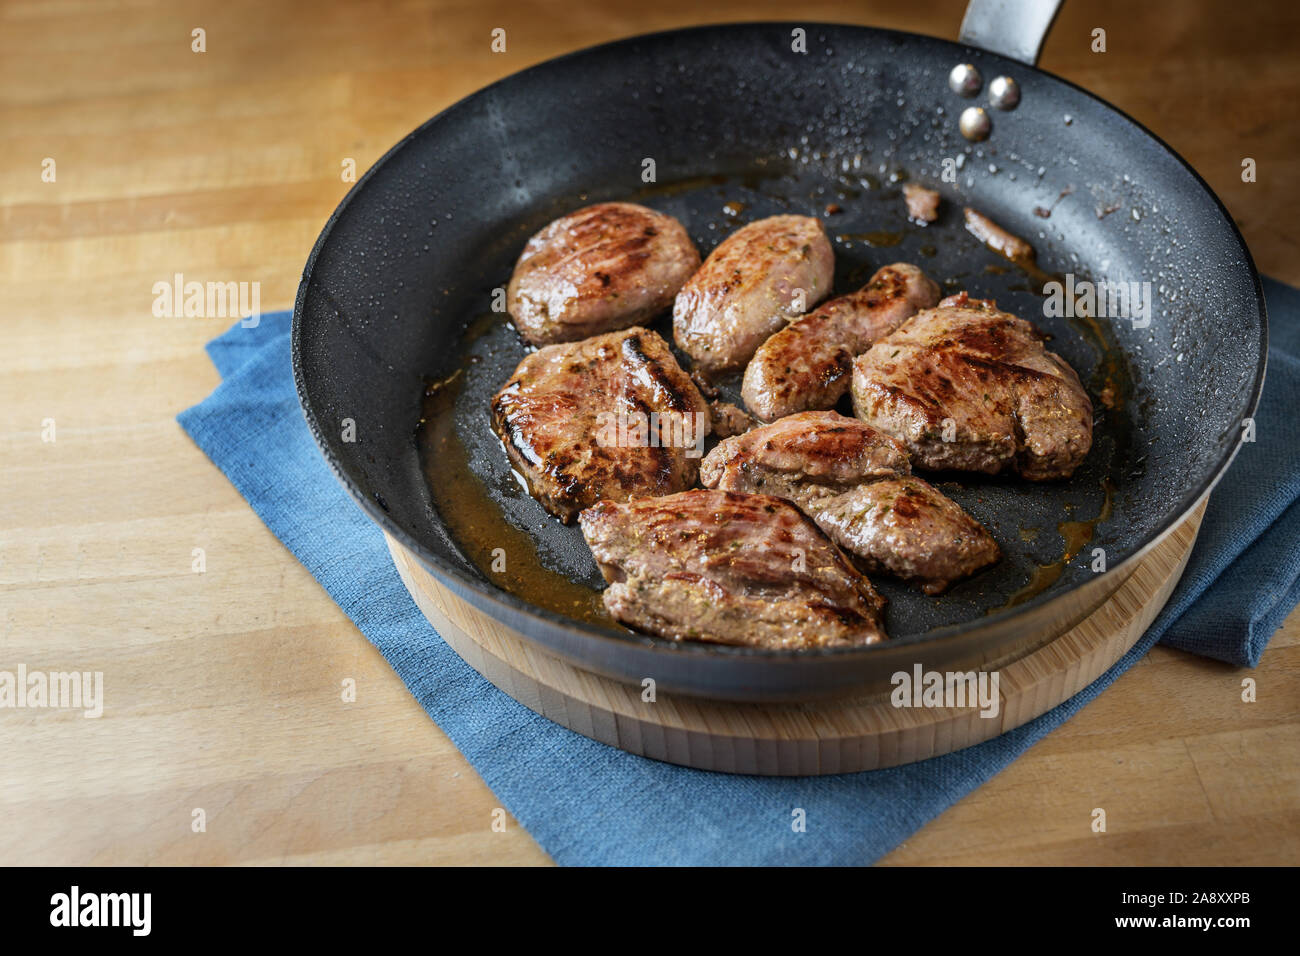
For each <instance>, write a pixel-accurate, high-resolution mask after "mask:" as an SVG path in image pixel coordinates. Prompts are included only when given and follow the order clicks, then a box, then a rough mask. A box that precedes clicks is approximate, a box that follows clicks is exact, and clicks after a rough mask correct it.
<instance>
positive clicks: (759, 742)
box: [387, 502, 1205, 776]
mask: <svg viewBox="0 0 1300 956" xmlns="http://www.w3.org/2000/svg"><path fill="white" fill-rule="evenodd" d="M1204 513H1205V504H1204V503H1203V502H1202V504H1201V505H1200V506H1199V507H1198V508H1197V509H1196V510H1195V511H1194V512H1193V514H1192V515H1191V517H1189V518H1188V519H1187V520H1186V521H1185V522H1184V523H1183V524H1182V525H1180V526H1179V527H1177V528H1175V529H1174V530H1173V531H1172V532H1171V533H1170V534H1168V535H1166V536H1165V538H1164V539H1163V540H1162V541H1161V542H1160V543H1159V544H1158V545H1157V546H1156V547H1155V548H1153V549H1152V550H1151V552H1150V553H1149V554H1147V555H1146V556H1145V557H1144V558H1143V559H1142V561H1141V562H1140V563H1139V564H1138V566H1137V568H1136V570H1134V571H1133V573H1132V574H1131V575H1130V576H1129V578H1128V580H1127V581H1125V582H1124V584H1123V585H1121V586H1120V588H1119V589H1118V590H1117V591H1116V592H1115V593H1114V594H1113V595H1112V596H1111V597H1110V599H1109V600H1108V601H1107V602H1106V603H1105V604H1103V605H1102V606H1101V607H1100V608H1098V609H1097V610H1096V611H1095V612H1093V614H1091V615H1090V616H1089V617H1087V618H1085V619H1084V620H1083V621H1082V622H1081V623H1079V624H1078V625H1077V626H1076V627H1074V628H1072V629H1071V630H1069V631H1067V632H1066V633H1065V634H1063V635H1061V636H1060V637H1059V638H1057V639H1056V640H1055V641H1052V642H1051V643H1050V644H1048V645H1046V646H1045V647H1042V648H1039V649H1038V650H1036V651H1034V652H1032V653H1030V654H1027V655H1025V656H1024V657H1021V658H1019V659H1018V660H1015V661H1013V662H1011V663H1010V664H1007V665H1004V666H1003V667H1001V668H1000V670H999V671H998V687H997V699H998V706H997V707H996V708H993V707H988V708H987V710H988V712H989V716H982V715H981V712H980V709H979V708H977V707H970V706H966V707H924V706H922V707H916V706H912V707H897V706H895V705H894V703H893V701H892V700H891V698H892V696H893V695H892V694H878V695H875V696H871V697H860V698H852V697H851V698H846V699H841V700H830V701H822V702H816V703H806V704H766V705H760V704H737V703H730V702H724V701H707V700H702V699H699V698H694V697H686V696H672V697H670V696H666V695H664V694H662V693H661V694H657V695H655V699H654V700H646V699H643V694H642V688H641V687H640V686H636V685H628V684H623V683H620V682H618V681H615V680H612V679H610V678H608V677H603V676H601V675H598V674H593V673H591V672H589V671H585V670H581V669H580V668H577V667H575V666H573V665H572V664H569V663H567V662H565V661H563V660H561V659H559V658H558V657H555V656H553V655H551V654H549V653H547V652H546V651H544V650H543V649H541V648H539V647H537V646H536V645H534V644H532V643H530V642H529V641H527V640H526V639H525V638H523V637H522V636H521V635H520V634H519V633H518V632H516V631H514V630H512V629H511V628H509V627H507V626H506V625H504V624H502V623H500V622H499V621H496V620H494V619H492V618H490V617H488V616H487V615H486V614H484V613H482V612H481V611H479V610H477V609H476V608H474V607H473V606H472V605H470V604H469V603H468V602H467V601H465V600H464V599H463V598H460V597H458V596H457V595H455V594H454V593H452V592H451V591H450V590H449V589H448V588H446V587H445V586H444V585H443V584H441V583H440V582H439V581H438V580H437V579H436V578H435V577H434V576H433V575H432V574H430V573H429V572H428V571H427V570H425V568H424V566H423V565H422V564H421V563H420V561H419V559H418V558H416V557H415V556H414V555H413V554H411V553H410V552H409V551H408V550H406V549H405V548H404V547H403V546H402V545H400V544H399V543H398V542H397V541H395V540H394V539H392V538H391V537H389V538H388V539H387V540H388V548H389V551H391V552H392V555H393V563H394V564H395V565H396V567H397V571H398V574H399V575H401V578H402V581H403V582H404V583H405V584H406V588H407V590H408V591H410V592H411V597H412V598H414V599H415V603H416V604H417V605H418V606H419V608H420V610H421V611H422V612H423V613H424V615H425V617H427V618H428V619H429V623H431V624H432V625H433V627H434V629H435V630H436V631H437V632H438V633H439V634H441V635H442V637H443V639H444V640H445V641H446V642H447V643H448V644H449V645H451V647H452V649H453V650H455V651H456V653H457V654H459V655H460V656H461V657H462V658H463V659H464V660H465V661H466V663H468V664H469V665H470V666H471V667H473V668H474V669H475V670H476V671H478V672H479V673H480V674H482V675H483V676H484V677H485V678H487V679H488V680H489V681H491V682H492V683H493V684H495V685H496V686H497V687H498V688H500V689H501V690H502V691H504V692H505V693H507V694H509V695H510V696H511V697H513V698H514V699H515V700H517V701H519V702H520V703H521V704H523V705H524V706H526V707H529V708H530V709H532V710H534V711H536V712H537V713H539V714H541V715H542V716H543V717H546V718H548V719H550V720H553V721H555V722H556V723H558V724H561V725H563V726H565V727H568V728H569V729H570V730H573V731H576V732H578V733H580V734H583V735H584V736H587V737H591V738H592V739H594V740H599V741H600V742H601V743H605V744H609V745H610V746H612V747H618V748H620V749H622V750H626V751H629V752H631V753H635V754H640V755H641V756H645V757H651V758H654V759H655V760H665V761H667V762H669V763H675V764H681V765H683V766H687V767H695V768H697V769H699V770H717V771H723V772H726V773H744V774H765V775H775V776H803V775H811V774H828V773H851V772H854V771H859V770H875V769H878V768H881V767H892V766H896V765H898V764H905V763H912V762H914V761H917V760H925V759H927V758H929V757H937V756H939V755H941V754H946V753H950V752H952V751H954V750H960V749H962V748H963V747H969V746H971V745H972V744H977V743H980V742H982V741H985V740H989V739H990V738H992V737H996V736H997V735H999V734H1002V733H1005V732H1006V731H1008V730H1011V729H1013V728H1015V727H1019V726H1021V725H1022V724H1025V723H1027V722H1028V721H1030V720H1033V719H1034V718H1035V717H1038V716H1039V715H1040V714H1044V713H1046V712H1047V711H1048V710H1050V709H1051V708H1053V707H1055V706H1056V705H1057V704H1059V703H1061V702H1062V701H1064V700H1067V699H1069V698H1070V697H1073V696H1074V695H1075V694H1077V693H1078V692H1079V691H1080V690H1082V689H1083V688H1084V687H1086V686H1088V684H1090V683H1092V682H1093V681H1094V680H1096V679H1097V678H1098V677H1100V676H1101V675H1102V674H1103V673H1105V672H1106V670H1108V669H1109V668H1110V666H1111V665H1112V664H1114V663H1115V662H1116V661H1117V660H1119V659H1120V658H1121V657H1122V656H1123V655H1124V654H1125V653H1126V652H1127V651H1128V650H1129V648H1131V647H1132V646H1133V645H1134V644H1135V643H1137V640H1138V638H1140V637H1141V636H1142V634H1143V632H1144V631H1145V630H1146V629H1147V627H1148V626H1149V625H1150V624H1151V622H1152V621H1153V620H1154V619H1155V617H1156V615H1157V614H1158V613H1160V609H1161V608H1162V607H1164V605H1165V602H1166V601H1167V600H1168V599H1169V595H1170V594H1171V593H1172V592H1173V589H1174V587H1175V585H1176V584H1177V583H1178V579H1179V577H1180V576H1181V575H1182V572H1183V568H1184V567H1186V565H1187V559H1188V556H1189V555H1190V554H1191V551H1192V545H1193V544H1194V543H1195V542H1196V532H1197V531H1198V530H1199V528H1200V525H1201V517H1202V515H1204ZM986 686H988V685H986Z"/></svg>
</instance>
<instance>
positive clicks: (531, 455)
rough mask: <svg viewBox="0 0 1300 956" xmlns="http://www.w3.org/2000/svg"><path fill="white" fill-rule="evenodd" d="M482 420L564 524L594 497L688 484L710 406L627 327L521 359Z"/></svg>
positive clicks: (657, 343)
mask: <svg viewBox="0 0 1300 956" xmlns="http://www.w3.org/2000/svg"><path fill="white" fill-rule="evenodd" d="M652 413H653V414H654V415H655V418H654V419H653V420H652V419H651V415H652ZM620 416H622V418H621V420H622V422H623V424H624V427H623V428H622V430H621V431H620V430H619V427H618V426H619V422H620ZM642 416H644V417H642ZM492 427H493V429H494V430H495V431H496V433H497V434H498V435H500V436H501V439H502V441H503V442H504V444H505V448H506V452H507V454H508V455H509V456H510V461H511V463H513V464H514V466H515V468H517V469H518V470H519V472H520V473H521V474H523V476H524V477H525V478H526V479H527V481H528V487H529V489H530V491H531V492H532V494H533V496H534V497H535V498H536V499H537V500H538V501H540V502H541V503H542V505H543V506H544V507H545V508H546V510H548V511H550V512H551V513H552V514H554V515H557V516H559V517H560V518H562V519H564V521H565V522H566V523H568V522H571V521H572V520H573V519H574V517H575V516H576V515H577V513H578V512H579V511H581V510H582V509H583V508H585V507H587V506H588V505H591V504H594V503H596V502H597V501H600V500H601V499H603V498H609V499H613V500H615V501H623V500H626V499H628V498H633V497H637V496H653V495H666V494H671V493H672V492H674V491H681V490H682V489H683V488H689V487H690V486H691V485H693V484H694V483H695V476H696V473H697V471H698V466H699V458H700V454H701V452H702V451H703V442H704V438H705V436H706V435H708V433H709V430H710V408H709V404H708V402H706V401H705V400H704V396H702V395H701V394H700V392H699V390H698V389H697V388H696V387H695V383H694V382H692V381H691V379H690V376H688V375H687V374H686V373H685V372H683V371H682V369H681V366H679V365H678V364H677V360H676V359H675V358H674V357H673V354H672V352H671V351H670V350H669V348H668V343H667V342H665V341H664V340H663V339H662V338H660V337H659V336H658V335H657V334H655V333H654V332H650V331H647V330H646V329H642V328H631V329H626V330H624V331H621V332H609V333H607V334H605V335H598V336H596V337H594V338H590V339H586V340H584V341H582V342H573V343H568V344H562V345H548V346H547V347H546V348H543V349H540V350H538V351H537V352H534V353H533V354H531V355H529V356H526V357H525V358H524V360H523V361H522V362H520V363H519V367H518V368H516V369H515V373H514V375H512V376H511V378H510V380H509V381H508V382H506V384H505V386H504V387H503V388H502V389H501V391H499V392H498V393H497V394H496V396H495V397H494V398H493V399H492Z"/></svg>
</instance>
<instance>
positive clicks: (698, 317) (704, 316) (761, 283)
mask: <svg viewBox="0 0 1300 956" xmlns="http://www.w3.org/2000/svg"><path fill="white" fill-rule="evenodd" d="M834 270H835V254H834V253H833V252H832V251H831V244H830V240H828V239H827V238H826V233H825V231H824V230H823V229H822V224H821V223H820V222H819V221H818V220H816V219H813V218H811V217H808V216H772V217H770V218H768V219H760V220H758V221H757V222H752V223H750V224H749V225H748V226H745V227H744V228H742V229H738V230H737V231H736V232H734V233H732V234H731V235H730V236H728V237H727V238H726V239H724V240H723V241H722V243H721V244H720V245H719V246H718V247H717V248H716V249H714V250H713V252H712V253H711V254H710V255H709V257H708V258H707V259H705V260H704V265H702V266H700V269H699V271H698V272H696V273H695V275H693V276H691V278H690V279H689V280H688V281H687V283H686V285H684V286H683V287H682V290H681V292H679V293H677V300H676V301H675V302H674V303H673V339H674V341H676V343H677V347H678V348H680V349H681V350H682V351H683V352H685V353H686V354H687V355H689V356H690V357H691V359H692V360H693V361H694V362H695V364H696V366H698V367H699V368H700V369H701V370H702V371H704V372H705V373H706V374H709V375H715V374H718V373H720V372H725V371H727V370H730V369H733V368H736V367H737V366H740V365H744V364H745V363H746V362H748V361H749V360H750V358H751V357H752V356H753V355H754V350H755V349H757V348H758V347H759V346H760V345H762V344H763V341H764V340H765V339H766V338H767V337H768V336H769V335H771V334H772V333H773V332H775V331H776V330H777V329H779V328H781V326H783V325H785V323H786V322H787V321H788V320H789V319H791V318H793V317H794V316H796V315H801V314H802V313H804V312H806V311H807V310H809V309H811V308H812V307H813V306H814V305H816V304H817V303H818V302H820V301H821V300H822V299H824V298H825V297H826V295H827V294H828V293H829V292H830V290H831V278H832V273H833V272H834Z"/></svg>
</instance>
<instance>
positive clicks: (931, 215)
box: [903, 183, 939, 222]
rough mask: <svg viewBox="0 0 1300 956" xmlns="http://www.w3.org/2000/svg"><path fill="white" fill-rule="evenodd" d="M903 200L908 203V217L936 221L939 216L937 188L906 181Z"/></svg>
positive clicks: (914, 219) (921, 220)
mask: <svg viewBox="0 0 1300 956" xmlns="http://www.w3.org/2000/svg"><path fill="white" fill-rule="evenodd" d="M903 202H905V203H907V217H908V218H909V219H911V220H913V221H915V222H934V221H935V220H936V219H938V218H939V191H938V190H937V189H926V188H925V187H924V186H922V185H921V184H920V183H904V184H903Z"/></svg>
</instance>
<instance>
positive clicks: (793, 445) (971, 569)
mask: <svg viewBox="0 0 1300 956" xmlns="http://www.w3.org/2000/svg"><path fill="white" fill-rule="evenodd" d="M910 470H911V469H910V466H909V464H908V460H907V451H906V449H905V448H904V447H903V446H902V444H901V443H900V442H898V441H897V440H896V439H894V438H891V437H890V436H889V435H886V434H885V433H884V432H881V431H878V430H877V429H875V428H872V427H871V426H870V425H867V424H865V423H863V422H860V421H858V420H857V419H854V418H845V417H844V416H843V415H839V414H837V413H835V412H801V413H799V414H797V415H790V416H788V417H786V418H781V419H778V420H777V421H775V422H773V423H772V424H770V425H763V426H761V427H759V428H756V429H754V430H753V431H750V432H746V433H745V434H744V435H741V436H738V437H735V438H729V439H727V440H725V441H723V442H720V443H719V444H718V446H717V447H716V448H714V449H713V451H711V452H709V454H708V455H706V456H705V458H704V462H703V463H702V464H701V465H700V481H701V482H702V483H703V484H704V485H705V486H706V487H709V488H721V489H723V490H725V491H739V492H753V493H763V494H770V495H777V496H778V497H781V498H786V499H789V500H790V501H792V502H794V503H795V504H796V505H798V506H799V508H801V509H802V510H803V511H804V513H805V514H807V515H808V516H809V517H810V518H812V519H813V521H814V522H816V523H817V526H818V527H819V528H821V529H822V530H823V531H824V532H826V534H828V535H829V536H830V538H831V540H833V541H834V542H835V543H836V544H838V545H839V546H840V547H842V548H844V549H845V550H847V551H851V552H852V553H853V554H855V555H857V556H858V557H860V558H862V559H863V562H864V564H865V567H866V568H867V570H868V571H885V572H888V573H889V574H893V575H895V576H896V577H899V578H902V579H903V580H905V581H907V582H909V583H912V584H915V585H917V586H918V587H920V588H921V589H922V590H923V591H925V592H926V593H927V594H938V593H940V592H941V591H944V590H946V589H947V587H948V586H949V585H950V584H951V583H952V582H953V581H955V580H957V579H959V578H964V577H966V576H967V575H970V574H973V573H975V572H976V571H978V570H980V569H981V568H983V567H986V566H988V565H990V564H993V563H994V562H996V561H997V560H998V559H999V557H1000V556H1001V555H1000V552H999V550H998V546H997V544H996V543H995V542H994V540H993V538H992V537H991V536H990V535H989V533H988V532H987V531H986V530H985V529H984V527H983V526H982V525H981V524H980V523H979V522H978V521H976V520H975V519H974V518H972V517H971V516H970V515H968V514H966V512H964V511H963V510H962V509H961V506H960V505H958V504H957V503H956V502H955V501H953V500H951V499H950V498H948V497H947V496H946V495H944V494H942V493H941V492H940V491H939V490H938V489H936V488H934V487H933V486H931V485H929V484H927V483H926V482H924V481H922V480H921V479H920V478H917V477H915V476H913V475H911V474H910Z"/></svg>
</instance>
